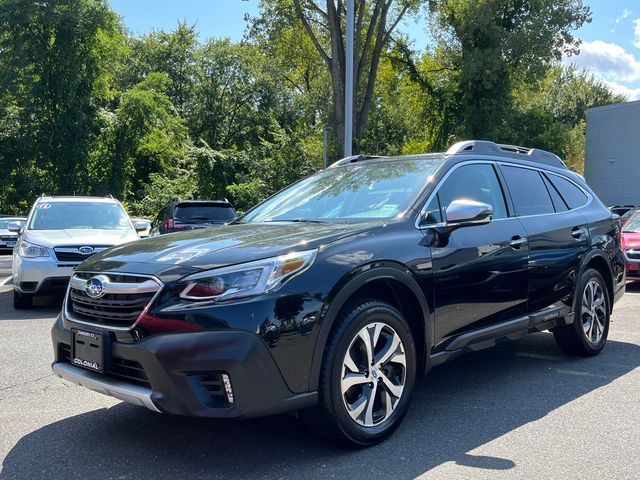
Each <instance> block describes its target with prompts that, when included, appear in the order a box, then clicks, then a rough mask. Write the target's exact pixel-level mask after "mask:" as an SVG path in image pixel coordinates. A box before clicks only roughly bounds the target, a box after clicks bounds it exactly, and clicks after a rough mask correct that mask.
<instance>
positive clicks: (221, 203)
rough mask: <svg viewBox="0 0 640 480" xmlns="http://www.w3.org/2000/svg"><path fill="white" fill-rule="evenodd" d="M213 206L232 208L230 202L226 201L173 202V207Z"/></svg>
mask: <svg viewBox="0 0 640 480" xmlns="http://www.w3.org/2000/svg"><path fill="white" fill-rule="evenodd" d="M185 204H187V205H212V204H213V205H215V206H217V207H229V208H232V205H231V203H230V202H228V201H226V200H175V201H174V205H175V206H176V207H177V206H180V205H185Z"/></svg>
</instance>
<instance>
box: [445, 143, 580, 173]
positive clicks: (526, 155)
mask: <svg viewBox="0 0 640 480" xmlns="http://www.w3.org/2000/svg"><path fill="white" fill-rule="evenodd" d="M471 152H473V153H479V154H485V155H500V156H502V157H510V158H522V160H528V161H530V162H536V163H543V164H545V165H550V166H552V167H559V168H565V169H567V170H568V167H567V165H566V164H565V163H564V162H563V161H562V160H561V159H560V157H558V156H557V155H556V154H555V153H551V152H547V151H546V150H540V149H538V148H527V147H519V146H517V145H504V144H499V143H494V142H489V141H487V140H466V141H463V142H458V143H455V144H453V145H452V146H451V147H450V148H449V150H447V152H446V153H447V155H464V154H468V153H471Z"/></svg>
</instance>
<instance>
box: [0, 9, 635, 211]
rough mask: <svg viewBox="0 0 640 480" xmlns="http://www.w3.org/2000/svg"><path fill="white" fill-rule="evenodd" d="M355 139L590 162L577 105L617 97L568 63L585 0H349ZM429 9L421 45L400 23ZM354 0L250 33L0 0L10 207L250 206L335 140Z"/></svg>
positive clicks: (4, 181)
mask: <svg viewBox="0 0 640 480" xmlns="http://www.w3.org/2000/svg"><path fill="white" fill-rule="evenodd" d="M355 5H356V24H355V41H356V45H355V83H354V87H355V88H354V90H355V93H356V111H355V120H354V122H355V140H356V145H355V146H356V149H357V150H359V151H363V152H367V153H374V154H400V153H419V152H429V151H442V150H444V149H446V148H447V147H448V145H449V144H450V143H452V142H453V141H456V140H459V139H463V138H487V139H491V140H495V141H500V142H509V143H514V144H521V145H527V146H532V147H539V148H545V149H548V150H552V151H556V152H558V153H559V154H560V155H561V156H563V157H564V158H565V159H566V160H567V162H568V163H569V164H570V165H571V166H572V167H573V168H574V169H576V170H578V171H580V170H581V169H582V162H583V156H584V139H585V117H584V110H585V109H586V108H589V107H593V106H599V105H605V104H608V103H614V102H619V101H623V100H624V99H623V98H621V97H620V96H616V95H613V94H612V93H611V91H610V90H609V89H608V88H607V86H606V85H604V84H603V83H601V82H599V81H598V80H597V79H595V78H594V77H593V76H592V75H590V74H588V73H585V72H581V71H578V70H576V69H575V68H572V67H562V66H561V65H560V64H559V60H560V58H561V56H563V55H567V54H572V53H576V52H577V50H578V48H579V42H578V41H577V40H576V39H575V38H574V35H573V32H574V31H575V30H576V29H577V28H578V27H580V26H581V25H582V24H584V23H585V22H588V21H589V20H590V11H589V9H588V8H587V7H586V6H585V5H584V2H583V0H356V2H355ZM417 12H421V17H420V18H427V19H428V20H427V21H428V25H425V27H427V26H428V27H429V28H430V31H431V36H432V38H433V44H432V47H431V48H429V49H428V50H427V51H423V52H415V51H413V50H412V46H411V43H410V41H409V40H408V39H407V38H406V37H403V36H402V35H400V34H399V33H398V32H397V26H398V23H399V22H400V21H401V20H402V19H404V18H407V17H410V16H414V15H416V14H417ZM345 14H346V13H345V1H344V0H326V1H325V2H322V3H320V2H318V1H313V0H275V1H266V0H265V1H262V2H261V3H260V12H259V14H258V15H257V16H256V17H255V18H250V19H248V21H247V30H246V34H245V37H244V39H243V40H242V41H240V42H232V41H230V40H228V39H219V38H210V39H201V38H200V37H199V36H198V32H197V30H196V27H195V26H193V25H188V24H186V23H184V22H179V23H178V24H177V26H176V28H175V29H174V30H172V31H163V30H154V31H151V32H149V33H147V34H144V35H141V36H138V35H132V34H130V33H129V32H127V31H126V29H125V28H124V27H123V25H122V22H121V20H120V18H119V17H118V16H117V15H116V14H115V13H114V12H113V11H112V10H111V9H110V7H109V5H108V3H107V0H47V1H45V2H36V1H34V0H0V169H2V172H3V175H2V176H1V177H0V211H1V212H2V213H5V212H6V213H13V212H15V213H24V212H25V211H26V210H27V209H28V207H29V205H31V203H32V202H33V200H34V198H35V196H36V195H38V194H39V193H41V192H47V193H50V194H73V193H77V194H96V195H106V194H112V195H114V196H116V197H118V198H119V199H121V200H122V201H123V202H124V203H125V205H126V206H127V208H128V209H130V210H131V211H132V212H133V213H136V214H143V215H154V214H155V213H156V212H157V211H158V209H159V208H160V206H161V205H163V204H164V203H166V202H167V201H168V200H169V199H171V198H173V197H177V196H179V197H184V198H189V197H193V198H225V197H226V198H228V199H229V200H231V201H232V202H234V203H235V205H236V207H237V208H238V209H239V210H240V211H242V210H246V209H248V208H250V207H251V206H252V205H253V204H255V203H256V202H258V201H260V200H262V199H264V198H265V197H267V196H268V195H270V194H272V193H274V192H275V191H277V190H279V189H281V188H283V187H285V186H286V185H287V184H289V183H291V182H293V181H295V180H297V179H299V178H301V177H303V176H305V175H308V174H310V173H312V172H314V171H317V170H318V169H319V168H321V165H322V153H323V131H324V130H325V129H326V128H330V129H331V133H332V135H331V138H330V142H329V159H330V160H332V159H334V158H336V157H337V156H339V155H340V152H341V146H342V136H341V135H342V131H343V127H344V118H343V113H344V98H343V96H342V95H343V93H342V92H343V89H344V85H343V81H344V80H343V79H344V73H345V58H344V41H345V40H344V32H345Z"/></svg>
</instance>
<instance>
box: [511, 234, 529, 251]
mask: <svg viewBox="0 0 640 480" xmlns="http://www.w3.org/2000/svg"><path fill="white" fill-rule="evenodd" d="M526 244H527V239H526V238H522V237H520V236H518V235H516V236H515V237H513V238H512V239H511V241H510V242H509V246H510V247H511V248H514V249H516V250H518V249H519V248H522V247H523V246H524V245H526Z"/></svg>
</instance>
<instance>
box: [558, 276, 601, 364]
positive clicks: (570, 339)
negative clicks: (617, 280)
mask: <svg viewBox="0 0 640 480" xmlns="http://www.w3.org/2000/svg"><path fill="white" fill-rule="evenodd" d="M592 282H596V283H597V284H598V285H599V289H600V291H601V292H602V301H603V304H602V308H599V312H598V313H597V314H596V315H597V316H598V319H599V322H594V320H593V317H592V316H591V314H590V312H585V311H584V310H585V308H584V305H583V303H584V302H583V297H584V296H585V290H586V289H587V288H588V286H589V285H590V284H592ZM610 301H611V300H610V298H609V291H608V289H607V284H606V283H605V281H604V278H602V275H601V274H600V272H598V271H597V270H595V269H593V268H589V269H587V270H586V271H585V272H584V273H583V274H582V275H581V276H580V280H579V282H578V285H577V288H576V299H575V305H576V306H575V317H574V320H573V323H571V324H570V325H560V326H558V327H556V328H554V329H553V336H554V337H555V339H556V342H557V344H558V346H559V347H560V349H561V350H562V351H563V352H565V353H567V354H569V355H578V356H582V357H592V356H594V355H598V354H599V353H600V352H601V351H602V349H603V348H604V346H605V344H606V343H607V336H608V335H609V323H610V318H609V317H610V311H611V308H610ZM590 318H591V322H592V323H593V326H594V327H595V328H596V331H598V330H601V332H600V337H599V339H597V338H598V337H597V336H596V335H593V334H588V333H587V332H586V331H585V329H587V330H588V325H589V319H590ZM601 323H602V324H603V328H602V327H600V326H599V325H600V324H601ZM588 331H589V330H588ZM591 332H593V331H592V330H591ZM594 337H595V338H594ZM595 339H597V341H594V340H595Z"/></svg>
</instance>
